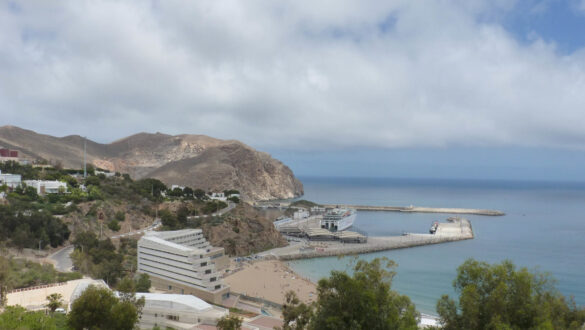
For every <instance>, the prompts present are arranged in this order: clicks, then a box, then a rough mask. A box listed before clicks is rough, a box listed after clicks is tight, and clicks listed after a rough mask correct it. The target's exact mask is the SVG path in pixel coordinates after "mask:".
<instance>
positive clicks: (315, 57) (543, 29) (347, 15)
mask: <svg viewBox="0 0 585 330" xmlns="http://www.w3.org/2000/svg"><path fill="white" fill-rule="evenodd" d="M0 114H1V117H2V120H1V123H2V124H10V125H16V126H20V127H23V128H28V129H33V130H35V131H38V132H41V133H46V134H52V135H57V136H64V135H69V134H80V135H87V136H88V138H90V139H93V140H96V141H99V142H111V141H113V140H116V139H118V138H121V137H124V136H127V135H130V134H134V133H136V132H141V131H146V132H157V131H160V132H164V133H169V134H181V133H193V134H207V135H211V136H214V137H219V138H233V139H238V140H241V141H243V142H245V143H247V144H250V145H252V146H254V147H257V148H260V149H263V150H268V151H270V152H271V153H273V154H274V155H275V156H277V157H280V158H282V159H283V160H284V161H285V162H287V163H290V164H291V166H292V167H293V169H295V170H296V171H299V172H301V174H311V171H315V173H317V172H319V173H321V172H323V173H325V172H327V171H328V170H329V169H330V166H331V164H334V163H335V162H341V163H345V164H347V166H346V167H345V168H342V169H339V168H338V169H337V172H339V173H337V172H335V171H333V172H335V173H334V174H340V175H343V174H347V173H348V171H353V172H352V173H354V174H356V175H361V174H375V175H390V176H391V175H392V174H393V173H398V172H400V170H399V169H400V164H403V170H402V172H404V176H409V175H411V176H420V175H428V176H447V177H449V176H453V175H455V176H457V175H456V174H458V173H459V174H460V173H461V170H462V169H457V166H455V167H453V166H452V165H454V164H460V163H461V162H465V163H466V165H465V168H471V167H474V168H476V169H477V168H478V166H480V165H481V166H484V167H487V168H488V169H486V171H487V172H482V173H484V174H485V175H484V176H486V177H494V178H498V177H515V176H516V174H514V173H516V172H514V171H517V172H519V173H521V174H522V173H528V172H530V171H528V172H527V171H524V170H522V169H523V168H524V167H530V169H531V171H532V172H530V173H533V174H531V175H530V177H534V178H538V177H541V176H543V174H544V173H545V172H546V173H549V172H550V171H555V170H562V172H563V175H561V176H560V177H558V178H561V179H563V178H568V179H570V178H572V177H576V178H583V179H585V174H580V172H582V171H581V168H583V167H581V165H583V166H585V159H583V157H582V156H581V154H582V153H584V152H585V0H542V1H537V0H517V1H514V0H509V1H508V0H491V1H490V0H485V1H483V0H452V1H445V0H425V1H423V0H421V1H413V0H396V1H367V0H356V1H349V0H323V1H317V2H316V1H303V0H294V1H268V0H266V1H256V0H250V1H239V0H238V1H221V0H211V1H173V0H164V1H123V0H122V1H82V0H71V1H58V2H57V1H28V2H20V1H1V2H0ZM356 153H359V155H360V159H359V160H356V159H355V158H356V157H355V154H356ZM429 154H435V155H436V159H437V162H433V161H432V160H428V159H427V160H426V162H427V163H429V164H428V165H425V166H427V167H424V166H423V167H421V168H420V169H419V170H417V169H416V166H412V165H413V164H419V165H420V163H421V162H423V160H424V159H425V157H427V156H428V155H429ZM489 155H495V156H494V157H490V156H489ZM344 157H345V158H344ZM511 157H512V158H514V157H516V161H513V162H512V163H514V165H513V166H516V167H514V168H516V170H514V169H511V170H510V168H511V167H510V166H508V167H507V168H508V171H506V170H505V169H504V167H506V165H505V164H509V163H510V161H509V159H510V158H511ZM551 158H553V160H551ZM352 159H353V160H352ZM441 159H443V160H444V161H441ZM494 159H496V160H494ZM449 160H450V161H449ZM317 161H319V162H320V163H319V164H321V165H320V166H321V167H319V166H317V167H315V166H314V162H317ZM522 161H524V163H523V162H522ZM398 162H400V163H398ZM551 162H552V163H551ZM570 162H572V163H571V164H569V163H570ZM575 162H576V163H575ZM328 164H329V165H328ZM376 164H377V165H376ZM490 164H491V165H490ZM535 164H536V165H535ZM547 164H548V165H547ZM352 166H353V167H355V168H354V169H352ZM388 166H394V170H395V171H394V172H392V171H389V172H388V171H386V170H385V168H387V167H388ZM421 166H422V165H421ZM441 166H444V167H445V168H447V169H449V168H451V170H445V171H446V172H445V171H443V172H441V170H436V171H433V170H432V168H440V167H441ZM490 166H491V167H490ZM513 166H512V167H513ZM364 167H366V168H368V167H369V168H370V169H369V170H364V169H363V168H364ZM409 170H412V172H410V173H409ZM402 172H400V173H402ZM472 172H473V171H471V172H469V171H468V172H466V173H468V174H470V173H472ZM573 172H574V174H571V175H569V176H567V173H573ZM473 173H475V172H473ZM549 174H550V173H549ZM400 175H402V174H400ZM478 175H479V176H482V174H481V173H480V174H478ZM579 175H581V176H579ZM463 176H465V175H463ZM469 176H477V175H475V174H473V175H471V174H470V175H469ZM552 178H557V177H555V176H553V177H552Z"/></svg>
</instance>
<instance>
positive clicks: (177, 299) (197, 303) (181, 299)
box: [136, 292, 213, 311]
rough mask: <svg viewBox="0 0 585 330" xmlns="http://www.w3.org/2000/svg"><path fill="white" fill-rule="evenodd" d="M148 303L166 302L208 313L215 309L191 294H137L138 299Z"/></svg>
mask: <svg viewBox="0 0 585 330" xmlns="http://www.w3.org/2000/svg"><path fill="white" fill-rule="evenodd" d="M142 297H144V300H146V301H157V300H158V301H164V302H173V303H179V304H183V305H186V306H188V307H191V308H193V309H196V310H198V311H207V310H211V309H213V306H211V305H210V304H208V303H206V302H205V301H203V300H201V299H199V298H197V297H195V296H192V295H189V294H170V293H143V292H136V298H142Z"/></svg>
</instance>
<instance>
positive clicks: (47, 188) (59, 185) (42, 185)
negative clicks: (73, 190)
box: [24, 180, 67, 195]
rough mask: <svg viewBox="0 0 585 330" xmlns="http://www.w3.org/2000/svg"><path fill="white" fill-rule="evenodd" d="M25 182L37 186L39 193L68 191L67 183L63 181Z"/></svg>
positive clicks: (30, 185)
mask: <svg viewBox="0 0 585 330" xmlns="http://www.w3.org/2000/svg"><path fill="white" fill-rule="evenodd" d="M24 184H25V185H27V187H33V188H35V189H36V190H37V194H39V195H44V194H56V193H60V192H63V193H66V192H67V183H65V182H62V181H45V180H24Z"/></svg>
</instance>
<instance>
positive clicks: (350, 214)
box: [321, 208, 357, 231]
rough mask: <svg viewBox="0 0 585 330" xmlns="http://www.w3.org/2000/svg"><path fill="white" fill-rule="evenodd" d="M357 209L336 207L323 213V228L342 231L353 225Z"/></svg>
mask: <svg viewBox="0 0 585 330" xmlns="http://www.w3.org/2000/svg"><path fill="white" fill-rule="evenodd" d="M356 216H357V211H356V210H355V209H344V208H334V209H328V210H327V211H326V212H325V214H323V219H322V220H321V228H324V229H327V230H329V231H342V230H346V229H347V228H349V227H351V226H352V225H353V222H354V221H355V217H356Z"/></svg>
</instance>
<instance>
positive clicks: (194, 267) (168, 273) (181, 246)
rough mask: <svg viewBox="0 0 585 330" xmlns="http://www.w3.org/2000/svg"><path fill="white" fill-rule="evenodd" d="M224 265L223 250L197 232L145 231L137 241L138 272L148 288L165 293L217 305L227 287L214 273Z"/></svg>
mask: <svg viewBox="0 0 585 330" xmlns="http://www.w3.org/2000/svg"><path fill="white" fill-rule="evenodd" d="M228 263H229V259H228V258H227V256H226V255H225V252H224V249H223V248H217V247H213V246H211V245H210V244H209V242H207V240H205V237H203V232H202V231H201V229H184V230H176V231H162V232H148V233H147V234H146V235H144V236H143V237H142V238H141V239H140V240H139V241H138V272H140V273H146V274H148V275H149V276H150V278H151V283H152V286H154V287H155V288H157V289H159V290H164V291H167V292H169V293H180V294H191V295H194V296H196V297H199V298H201V299H203V300H205V301H208V302H211V303H214V304H220V303H221V302H222V300H223V299H224V298H227V297H228V296H229V292H230V288H229V286H227V285H225V284H224V283H223V281H222V280H221V276H220V273H219V272H218V270H222V269H224V268H226V267H227V265H228Z"/></svg>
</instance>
